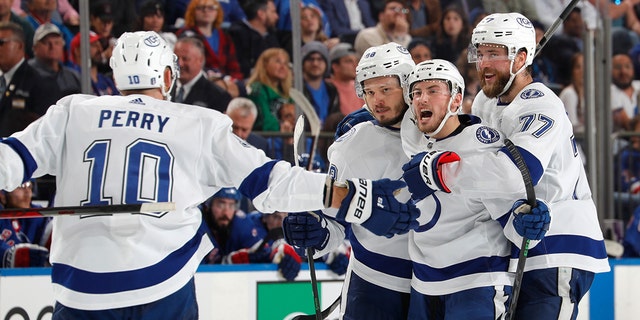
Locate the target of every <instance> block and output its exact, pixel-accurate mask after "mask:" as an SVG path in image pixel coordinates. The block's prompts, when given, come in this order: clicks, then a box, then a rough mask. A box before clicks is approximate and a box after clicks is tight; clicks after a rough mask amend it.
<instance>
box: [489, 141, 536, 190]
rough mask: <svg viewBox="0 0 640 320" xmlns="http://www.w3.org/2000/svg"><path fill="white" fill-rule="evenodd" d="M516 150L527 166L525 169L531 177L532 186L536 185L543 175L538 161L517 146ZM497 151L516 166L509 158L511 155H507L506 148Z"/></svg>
mask: <svg viewBox="0 0 640 320" xmlns="http://www.w3.org/2000/svg"><path fill="white" fill-rule="evenodd" d="M516 148H518V151H520V154H521V155H522V159H523V160H524V162H525V163H526V164H527V168H529V175H531V181H532V182H533V185H534V186H535V185H537V184H538V182H539V181H540V178H542V174H543V173H544V170H543V169H542V164H541V163H540V160H538V158H536V156H534V155H533V154H531V153H530V152H529V151H527V150H525V149H523V148H520V147H518V146H516ZM499 151H502V152H504V153H505V154H506V155H507V156H508V157H509V159H511V162H513V164H514V165H516V162H515V160H514V159H513V157H512V156H511V154H510V153H509V151H508V150H507V147H502V148H500V150H499ZM516 167H517V165H516Z"/></svg>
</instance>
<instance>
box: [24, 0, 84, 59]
mask: <svg viewBox="0 0 640 320" xmlns="http://www.w3.org/2000/svg"><path fill="white" fill-rule="evenodd" d="M56 5H57V4H56V1H54V0H45V1H40V0H27V9H28V10H27V16H26V19H27V21H28V22H29V23H30V24H31V27H32V28H31V30H35V29H36V28H38V27H39V26H40V25H41V24H43V23H47V22H49V23H53V24H55V25H56V27H58V29H60V31H61V32H62V35H63V38H64V44H65V45H64V49H65V52H68V51H69V45H70V44H71V39H72V38H73V36H74V34H73V33H72V32H71V30H69V28H67V27H66V26H65V25H64V24H63V23H61V22H56V21H52V20H51V16H52V15H53V13H54V12H55V11H56ZM27 32H29V31H27ZM32 39H33V34H32V35H31V36H29V37H28V40H27V42H26V45H27V46H29V50H31V48H32V46H33V43H32V42H31V41H32Z"/></svg>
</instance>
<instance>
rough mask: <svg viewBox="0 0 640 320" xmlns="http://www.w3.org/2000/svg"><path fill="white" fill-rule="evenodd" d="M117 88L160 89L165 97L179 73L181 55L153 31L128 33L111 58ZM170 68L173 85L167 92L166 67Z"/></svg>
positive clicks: (124, 35)
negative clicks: (165, 81)
mask: <svg viewBox="0 0 640 320" xmlns="http://www.w3.org/2000/svg"><path fill="white" fill-rule="evenodd" d="M109 64H110V66H111V69H113V78H114V80H115V83H116V87H117V88H118V90H120V91H122V90H138V89H150V88H160V89H161V90H162V95H163V96H164V97H165V99H166V100H170V97H169V92H171V89H172V88H173V85H174V83H175V81H176V79H177V78H178V76H179V72H180V67H179V66H178V58H177V56H176V55H175V54H174V53H173V51H172V50H171V48H170V47H169V46H168V45H167V43H166V42H165V41H164V39H162V37H160V35H158V34H157V33H156V32H154V31H138V32H125V33H123V34H122V35H121V36H120V38H118V42H117V43H116V45H115V46H114V48H113V54H112V56H111V60H110V61H109ZM166 67H169V68H170V69H171V85H170V87H169V88H167V90H166V91H165V87H164V70H165V68H166Z"/></svg>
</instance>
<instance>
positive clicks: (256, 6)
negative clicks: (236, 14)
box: [242, 0, 273, 20]
mask: <svg viewBox="0 0 640 320" xmlns="http://www.w3.org/2000/svg"><path fill="white" fill-rule="evenodd" d="M270 1H271V2H272V1H273V0H248V1H246V2H245V3H244V4H243V5H242V10H243V11H244V14H245V15H246V16H247V20H251V19H253V18H255V17H256V16H257V15H258V11H260V10H264V9H266V8H267V5H268V4H269V2H270Z"/></svg>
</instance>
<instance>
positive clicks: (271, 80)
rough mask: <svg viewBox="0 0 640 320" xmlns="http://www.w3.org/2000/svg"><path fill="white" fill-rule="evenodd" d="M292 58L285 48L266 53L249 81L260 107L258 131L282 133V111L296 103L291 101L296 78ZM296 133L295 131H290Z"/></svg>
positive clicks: (260, 58)
mask: <svg viewBox="0 0 640 320" xmlns="http://www.w3.org/2000/svg"><path fill="white" fill-rule="evenodd" d="M289 63H290V60H289V54H288V53H287V52H286V51H285V50H284V49H281V48H271V49H267V50H265V51H264V52H263V53H262V54H261V55H260V57H259V58H258V61H257V62H256V66H255V69H254V70H253V73H252V74H251V77H250V78H249V79H248V80H247V87H248V88H249V89H248V90H247V91H249V99H251V100H252V101H253V102H254V103H255V104H256V107H258V118H257V119H256V123H255V125H254V126H253V130H256V131H280V129H281V128H280V123H279V121H278V116H277V114H278V110H280V108H281V107H282V106H283V105H284V104H287V103H289V104H290V103H293V100H291V98H290V97H289V90H290V89H291V86H292V85H293V83H292V78H293V75H292V73H291V69H290V68H289ZM287 129H291V130H290V132H292V131H293V127H291V128H286V129H285V130H287Z"/></svg>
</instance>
